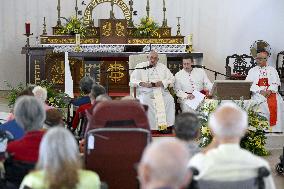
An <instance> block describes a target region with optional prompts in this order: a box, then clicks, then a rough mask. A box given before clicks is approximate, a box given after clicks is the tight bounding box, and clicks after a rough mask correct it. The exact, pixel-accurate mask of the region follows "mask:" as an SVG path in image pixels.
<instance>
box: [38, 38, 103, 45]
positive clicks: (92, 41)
mask: <svg viewBox="0 0 284 189" xmlns="http://www.w3.org/2000/svg"><path fill="white" fill-rule="evenodd" d="M75 42H76V41H75V38H74V36H60V37H55V36H48V37H41V44H74V43H75ZM99 42H100V40H99V38H81V43H83V44H99Z"/></svg>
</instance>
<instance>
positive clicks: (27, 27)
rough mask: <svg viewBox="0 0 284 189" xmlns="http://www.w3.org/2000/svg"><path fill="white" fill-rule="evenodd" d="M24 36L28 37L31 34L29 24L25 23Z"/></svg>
mask: <svg viewBox="0 0 284 189" xmlns="http://www.w3.org/2000/svg"><path fill="white" fill-rule="evenodd" d="M26 34H27V35H30V34H31V24H30V23H27V22H26Z"/></svg>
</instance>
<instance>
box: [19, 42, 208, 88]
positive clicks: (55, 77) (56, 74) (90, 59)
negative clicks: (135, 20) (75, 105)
mask: <svg viewBox="0 0 284 189" xmlns="http://www.w3.org/2000/svg"><path fill="white" fill-rule="evenodd" d="M22 54H26V82H27V83H34V84H37V83H39V82H40V81H41V80H48V81H51V82H53V83H54V84H55V87H56V88H57V89H59V90H61V91H64V86H65V81H64V75H65V73H64V68H65V66H64V53H54V52H53V48H52V47H30V48H27V47H23V49H22ZM133 54H137V52H121V53H111V52H97V53H93V52H70V53H69V62H70V68H71V75H72V79H73V82H74V92H75V93H78V92H79V81H80V79H81V78H82V77H84V76H91V77H93V78H95V79H96V82H98V83H100V84H102V85H103V86H105V87H106V86H108V88H109V92H126V93H127V92H128V91H129V86H128V83H129V74H128V58H129V55H133ZM165 54H166V55H167V65H168V68H169V69H170V70H171V71H172V73H173V74H175V73H176V72H177V71H179V70H180V68H181V66H182V58H183V57H184V56H187V55H189V54H190V55H192V56H193V57H194V59H196V61H197V62H201V61H202V58H203V54H202V53H165ZM106 71H108V72H107V73H108V74H106ZM107 78H108V79H107Z"/></svg>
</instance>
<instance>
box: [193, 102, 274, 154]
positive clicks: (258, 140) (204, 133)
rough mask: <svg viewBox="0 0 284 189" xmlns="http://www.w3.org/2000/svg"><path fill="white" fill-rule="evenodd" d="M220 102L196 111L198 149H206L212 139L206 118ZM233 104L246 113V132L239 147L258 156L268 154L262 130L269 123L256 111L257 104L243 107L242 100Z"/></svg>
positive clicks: (209, 103)
mask: <svg viewBox="0 0 284 189" xmlns="http://www.w3.org/2000/svg"><path fill="white" fill-rule="evenodd" d="M221 102H222V101H216V100H212V101H208V102H206V103H204V104H203V106H201V107H200V108H199V110H198V112H199V118H200V124H201V137H200V140H201V142H200V147H206V146H207V145H208V144H210V143H211V141H212V138H213V137H212V134H211V131H210V129H209V127H208V118H209V115H210V114H211V113H212V112H213V111H214V110H215V109H216V108H217V106H218V105H219V104H220V103H221ZM233 102H234V103H236V104H237V105H238V106H239V107H241V108H242V109H244V110H246V111H247V113H248V119H249V120H248V130H247V132H246V134H245V136H244V137H243V138H242V140H241V144H240V145H241V147H242V148H244V149H247V150H249V151H251V152H252V153H254V154H256V155H259V156H266V155H268V154H269V152H268V151H267V150H266V149H265V147H264V145H265V144H266V136H265V134H264V130H265V129H268V127H269V123H268V121H267V119H266V118H265V117H264V116H262V115H261V114H260V113H259V112H258V111H257V109H258V107H259V104H256V105H251V106H249V107H245V105H244V101H243V100H242V99H241V100H240V101H238V102H235V101H233Z"/></svg>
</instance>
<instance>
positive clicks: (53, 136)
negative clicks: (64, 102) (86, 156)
mask: <svg viewBox="0 0 284 189" xmlns="http://www.w3.org/2000/svg"><path fill="white" fill-rule="evenodd" d="M64 162H69V163H72V162H73V163H74V166H76V164H77V163H78V162H80V157H79V149H78V145H77V142H76V140H75V138H74V136H73V135H72V134H71V132H70V131H69V130H67V129H65V128H64V127H53V128H51V129H49V130H48V131H47V133H46V134H45V135H44V136H43V138H42V141H41V143H40V149H39V160H38V164H37V168H38V169H49V170H53V171H55V172H56V171H58V170H61V167H62V166H64V165H65V164H64ZM77 165H78V164H77ZM78 168H80V167H78Z"/></svg>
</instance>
